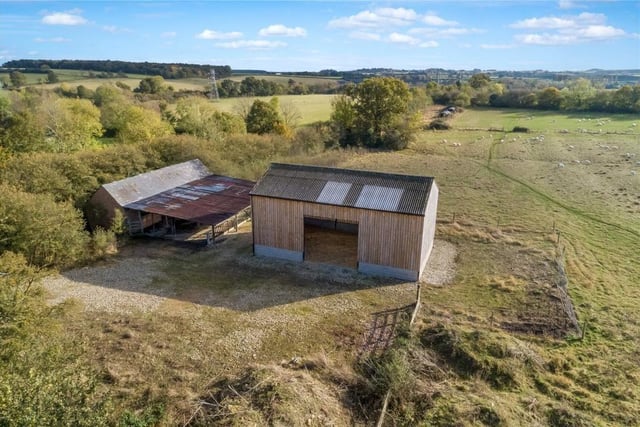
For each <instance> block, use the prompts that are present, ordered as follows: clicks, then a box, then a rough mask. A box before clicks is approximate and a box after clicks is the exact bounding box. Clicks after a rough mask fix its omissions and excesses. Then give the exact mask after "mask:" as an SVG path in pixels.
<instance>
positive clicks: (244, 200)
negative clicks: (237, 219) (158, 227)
mask: <svg viewBox="0 0 640 427" xmlns="http://www.w3.org/2000/svg"><path fill="white" fill-rule="evenodd" d="M254 184H255V183H254V182H252V181H246V180H243V179H235V178H229V177H226V176H219V175H209V176H206V177H204V178H201V179H198V180H195V181H191V182H188V183H185V184H183V185H180V186H178V187H175V188H170V189H168V190H166V191H163V192H160V193H158V194H154V195H152V196H150V197H147V198H144V199H142V200H137V201H135V202H132V203H128V204H126V205H124V207H125V208H127V209H132V210H136V211H141V212H146V213H154V214H158V215H165V216H169V217H172V218H179V219H184V220H187V221H192V222H197V223H200V224H206V225H216V224H219V223H221V222H222V221H224V220H226V219H228V218H231V217H232V216H233V215H235V214H236V213H238V212H240V211H241V210H243V209H245V208H247V207H249V206H250V205H251V198H250V196H249V193H250V192H251V188H253V185H254Z"/></svg>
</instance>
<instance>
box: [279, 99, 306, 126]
mask: <svg viewBox="0 0 640 427" xmlns="http://www.w3.org/2000/svg"><path fill="white" fill-rule="evenodd" d="M280 114H281V115H282V122H283V123H284V125H285V126H286V127H288V128H294V127H296V126H297V125H298V123H299V122H300V120H301V119H302V113H301V112H300V109H299V108H298V107H296V106H295V105H294V104H293V102H291V101H287V102H284V103H282V104H281V105H280Z"/></svg>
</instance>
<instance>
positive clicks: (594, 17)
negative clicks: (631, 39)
mask: <svg viewBox="0 0 640 427" xmlns="http://www.w3.org/2000/svg"><path fill="white" fill-rule="evenodd" d="M606 20H607V17H606V16H605V15H603V14H601V13H588V12H583V13H581V14H579V15H574V16H565V17H562V18H558V17H555V16H547V17H542V18H529V19H525V20H522V21H518V22H515V23H513V24H511V28H515V29H526V30H549V31H547V32H542V33H526V34H518V35H516V36H515V39H516V40H517V41H519V42H520V43H523V44H533V45H545V46H549V45H565V44H575V43H581V42H587V41H597V40H607V39H613V38H618V37H624V36H626V35H627V34H626V33H625V31H624V30H622V29H620V28H616V27H612V26H610V25H604V24H605V23H606Z"/></svg>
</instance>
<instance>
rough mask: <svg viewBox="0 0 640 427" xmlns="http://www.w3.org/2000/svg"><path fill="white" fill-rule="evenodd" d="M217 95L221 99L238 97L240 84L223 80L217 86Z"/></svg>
mask: <svg viewBox="0 0 640 427" xmlns="http://www.w3.org/2000/svg"><path fill="white" fill-rule="evenodd" d="M218 93H219V95H220V96H221V97H222V98H232V97H236V96H240V83H238V82H234V81H233V80H230V79H224V80H223V81H221V82H220V83H219V84H218Z"/></svg>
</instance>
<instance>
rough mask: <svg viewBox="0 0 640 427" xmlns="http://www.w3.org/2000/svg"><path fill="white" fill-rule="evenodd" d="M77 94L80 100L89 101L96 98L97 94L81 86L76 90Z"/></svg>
mask: <svg viewBox="0 0 640 427" xmlns="http://www.w3.org/2000/svg"><path fill="white" fill-rule="evenodd" d="M76 92H77V93H78V98H80V99H88V100H91V101H92V100H93V98H94V96H95V92H94V91H92V90H91V89H89V88H88V87H86V86H84V85H79V86H78V87H77V88H76Z"/></svg>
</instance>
